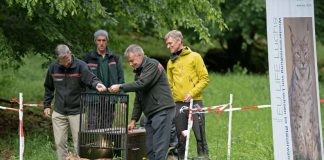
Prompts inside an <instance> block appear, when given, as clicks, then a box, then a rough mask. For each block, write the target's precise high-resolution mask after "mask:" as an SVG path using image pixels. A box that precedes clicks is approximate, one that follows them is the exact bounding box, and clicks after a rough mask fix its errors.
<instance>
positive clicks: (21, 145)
mask: <svg viewBox="0 0 324 160" xmlns="http://www.w3.org/2000/svg"><path fill="white" fill-rule="evenodd" d="M23 115H24V110H23V94H22V93H19V160H23V157H24V129H23Z"/></svg>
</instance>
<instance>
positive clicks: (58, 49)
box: [55, 44, 71, 57]
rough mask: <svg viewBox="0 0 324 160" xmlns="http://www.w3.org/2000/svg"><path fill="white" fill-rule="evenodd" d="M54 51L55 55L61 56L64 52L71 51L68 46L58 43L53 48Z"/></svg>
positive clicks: (69, 52)
mask: <svg viewBox="0 0 324 160" xmlns="http://www.w3.org/2000/svg"><path fill="white" fill-rule="evenodd" d="M55 53H56V55H57V57H62V56H64V55H65V54H66V53H68V54H71V51H70V48H69V47H68V46H67V45H65V44H59V45H57V46H56V48H55Z"/></svg>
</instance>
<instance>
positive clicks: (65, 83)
mask: <svg viewBox="0 0 324 160" xmlns="http://www.w3.org/2000/svg"><path fill="white" fill-rule="evenodd" d="M66 72H67V71H66V68H64V85H65V86H64V87H65V88H66V87H67V79H66V78H67V76H66ZM63 98H64V100H63V102H64V103H63V107H64V113H65V115H67V114H68V113H67V110H66V107H65V105H66V103H65V98H66V92H65V93H64V97H63Z"/></svg>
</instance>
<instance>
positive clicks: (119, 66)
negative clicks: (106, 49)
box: [117, 57, 125, 84]
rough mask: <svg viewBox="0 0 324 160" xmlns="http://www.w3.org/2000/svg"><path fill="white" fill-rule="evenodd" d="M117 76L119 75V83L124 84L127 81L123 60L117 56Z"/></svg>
mask: <svg viewBox="0 0 324 160" xmlns="http://www.w3.org/2000/svg"><path fill="white" fill-rule="evenodd" d="M117 74H118V75H117V76H118V83H119V84H123V83H125V78H124V71H123V67H122V62H121V59H120V58H118V57H117Z"/></svg>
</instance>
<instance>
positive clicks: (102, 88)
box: [96, 83, 107, 92]
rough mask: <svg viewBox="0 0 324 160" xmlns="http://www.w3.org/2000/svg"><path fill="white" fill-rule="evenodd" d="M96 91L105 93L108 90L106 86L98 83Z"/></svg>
mask: <svg viewBox="0 0 324 160" xmlns="http://www.w3.org/2000/svg"><path fill="white" fill-rule="evenodd" d="M96 89H97V91H99V92H103V91H105V90H107V88H106V87H105V85H103V84H101V83H98V84H97V86H96Z"/></svg>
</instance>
